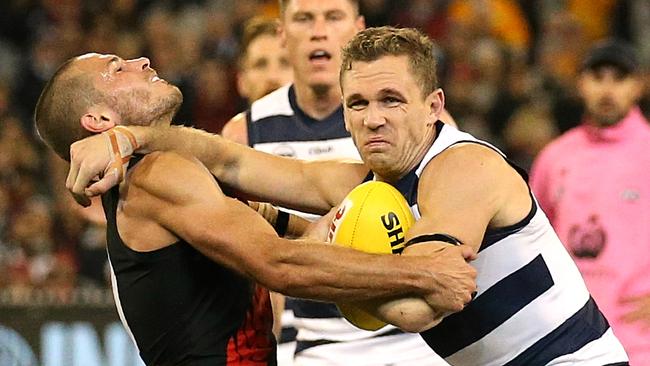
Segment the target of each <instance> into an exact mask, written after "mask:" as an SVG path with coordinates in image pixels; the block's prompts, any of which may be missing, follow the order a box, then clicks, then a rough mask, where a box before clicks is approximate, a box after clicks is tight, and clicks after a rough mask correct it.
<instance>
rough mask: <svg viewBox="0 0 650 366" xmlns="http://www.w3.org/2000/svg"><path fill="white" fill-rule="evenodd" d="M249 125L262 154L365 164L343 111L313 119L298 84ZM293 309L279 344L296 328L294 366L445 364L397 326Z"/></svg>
mask: <svg viewBox="0 0 650 366" xmlns="http://www.w3.org/2000/svg"><path fill="white" fill-rule="evenodd" d="M246 124H247V127H248V143H249V145H250V146H251V147H253V148H254V149H256V150H260V151H264V152H268V153H271V154H274V155H282V156H289V157H294V158H298V159H304V160H321V159H355V160H360V159H361V158H360V156H359V152H358V151H357V149H356V147H355V146H354V142H353V141H352V138H351V137H350V134H349V133H348V132H347V131H346V130H345V124H344V121H343V108H342V106H341V107H339V108H338V109H337V110H336V111H334V112H333V113H332V114H331V115H330V116H328V117H326V118H325V119H322V120H316V119H313V118H311V117H310V116H308V115H307V114H305V113H304V112H303V111H302V110H301V109H300V107H299V106H298V103H297V102H296V95H295V91H294V88H293V86H292V85H287V86H284V87H282V88H279V89H277V90H276V91H274V92H272V93H270V94H268V95H267V96H265V97H263V98H261V99H259V100H257V101H255V102H254V103H253V104H252V106H251V109H250V110H248V111H247V112H246ZM294 213H296V212H294ZM301 216H305V215H304V214H301ZM307 217H308V218H309V216H307ZM311 217H312V218H314V217H317V216H311ZM287 307H288V308H290V309H292V310H293V314H292V313H291V311H285V314H283V317H282V320H283V321H282V325H283V332H282V333H283V335H282V339H281V340H279V343H281V345H280V346H281V348H282V346H283V344H284V343H285V342H289V341H290V340H292V338H293V334H292V330H293V329H292V326H294V327H295V329H296V330H297V334H296V335H295V337H296V341H297V342H296V348H295V359H294V366H300V365H308V366H322V365H327V366H332V365H355V366H381V365H394V366H407V365H408V366H411V365H418V366H440V365H443V364H445V363H444V362H443V361H442V360H441V359H440V358H439V357H438V356H437V355H435V354H434V352H432V351H431V349H430V348H429V347H428V346H427V345H426V343H424V342H423V341H422V339H421V338H420V337H419V336H418V335H417V334H412V333H404V332H402V331H400V330H399V329H397V328H395V327H393V326H387V327H384V328H382V329H380V330H378V331H374V332H369V331H365V330H361V329H358V328H356V327H354V326H352V325H351V324H350V323H348V322H347V321H346V320H345V319H344V318H343V317H342V316H341V314H340V312H339V311H338V309H337V308H336V306H335V305H334V304H328V303H323V302H317V301H310V300H302V299H291V298H287Z"/></svg>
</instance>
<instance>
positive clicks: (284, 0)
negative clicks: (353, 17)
mask: <svg viewBox="0 0 650 366" xmlns="http://www.w3.org/2000/svg"><path fill="white" fill-rule="evenodd" d="M290 1H291V0H278V4H279V5H280V14H281V15H284V11H285V10H287V5H288V4H289V2H290ZM348 2H349V3H350V4H352V7H353V8H354V10H355V11H356V12H357V14H359V0H348Z"/></svg>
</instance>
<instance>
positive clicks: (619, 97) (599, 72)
mask: <svg viewBox="0 0 650 366" xmlns="http://www.w3.org/2000/svg"><path fill="white" fill-rule="evenodd" d="M578 90H579V91H580V95H581V96H582V99H583V101H584V104H585V109H586V113H587V116H588V117H589V120H590V121H591V123H594V124H596V125H597V126H611V125H613V124H615V123H617V122H618V121H620V120H621V119H623V118H624V117H625V116H626V115H627V113H628V112H629V111H630V109H631V108H632V107H633V106H634V105H635V104H636V103H637V101H638V100H639V98H640V97H641V93H642V85H641V82H640V80H639V79H638V77H636V76H635V75H634V74H626V73H624V72H622V71H621V70H620V69H619V68H617V67H615V66H608V65H603V66H600V67H596V68H594V69H589V70H585V71H583V72H582V74H581V75H580V78H579V81H578Z"/></svg>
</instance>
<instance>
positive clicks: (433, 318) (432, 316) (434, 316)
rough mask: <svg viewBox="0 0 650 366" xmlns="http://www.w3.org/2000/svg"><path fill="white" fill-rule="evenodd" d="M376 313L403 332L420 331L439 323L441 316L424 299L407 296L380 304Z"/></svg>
mask: <svg viewBox="0 0 650 366" xmlns="http://www.w3.org/2000/svg"><path fill="white" fill-rule="evenodd" d="M377 314H378V315H379V317H380V318H382V319H383V320H384V321H386V322H387V323H390V324H393V325H394V326H396V327H398V328H400V329H402V330H403V331H405V332H410V333H420V332H423V331H425V330H427V329H429V328H431V327H433V326H435V325H436V324H438V323H440V321H441V320H442V316H441V314H440V313H438V312H436V311H434V310H433V309H432V308H431V307H430V306H429V305H428V304H427V303H426V302H425V301H424V300H422V299H415V298H407V299H398V300H392V301H389V302H386V303H384V304H382V305H381V306H380V307H379V308H378V309H377Z"/></svg>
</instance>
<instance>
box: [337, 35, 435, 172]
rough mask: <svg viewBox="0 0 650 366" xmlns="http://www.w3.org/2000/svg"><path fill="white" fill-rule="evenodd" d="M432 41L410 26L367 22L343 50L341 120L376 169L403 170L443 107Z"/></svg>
mask: <svg viewBox="0 0 650 366" xmlns="http://www.w3.org/2000/svg"><path fill="white" fill-rule="evenodd" d="M433 50H434V47H433V43H432V42H431V40H430V39H429V38H427V37H426V36H425V35H424V34H422V33H420V32H419V31H417V30H415V29H409V28H404V29H398V28H393V27H378V28H368V29H366V30H364V31H362V32H359V33H358V34H357V35H356V36H355V37H354V38H353V39H352V40H351V41H350V43H349V44H348V45H347V46H346V47H345V48H344V50H343V64H342V66H341V91H342V95H343V106H344V113H345V125H346V128H347V129H348V131H350V133H351V134H352V138H353V140H354V142H355V144H356V145H357V149H358V150H359V153H360V154H361V157H362V158H363V160H364V161H365V162H366V163H367V164H368V165H369V166H370V168H371V169H372V170H373V171H374V172H375V173H377V174H379V175H380V176H383V177H388V176H390V177H395V176H396V175H397V176H399V175H400V174H403V173H406V172H408V170H409V169H410V168H412V166H410V165H412V164H414V163H415V162H416V161H417V159H418V158H421V156H420V155H421V153H423V152H424V151H426V148H427V147H428V143H429V142H430V140H432V136H433V135H434V131H433V125H434V123H435V121H436V120H438V118H439V117H440V113H441V112H442V110H443V108H444V94H443V92H442V90H441V89H440V88H438V80H437V78H436V57H435V55H434V52H433Z"/></svg>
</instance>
